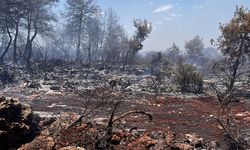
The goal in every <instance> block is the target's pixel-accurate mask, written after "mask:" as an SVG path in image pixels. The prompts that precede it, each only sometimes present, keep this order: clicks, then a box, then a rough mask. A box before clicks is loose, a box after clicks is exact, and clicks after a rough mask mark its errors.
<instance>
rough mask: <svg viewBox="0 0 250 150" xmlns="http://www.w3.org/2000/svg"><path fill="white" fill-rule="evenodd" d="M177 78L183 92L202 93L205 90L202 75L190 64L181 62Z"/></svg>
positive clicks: (177, 70)
mask: <svg viewBox="0 0 250 150" xmlns="http://www.w3.org/2000/svg"><path fill="white" fill-rule="evenodd" d="M175 80H176V83H177V84H178V85H179V87H180V89H181V91H182V92H191V93H201V92H202V91H203V79H202V76H201V75H200V73H198V72H196V68H195V67H193V66H192V65H190V64H179V66H178V67H177V69H176V77H175Z"/></svg>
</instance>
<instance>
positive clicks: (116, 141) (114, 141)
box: [111, 135, 121, 145]
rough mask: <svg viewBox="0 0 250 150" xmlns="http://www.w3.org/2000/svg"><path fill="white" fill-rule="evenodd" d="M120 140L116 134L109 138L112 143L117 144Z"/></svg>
mask: <svg viewBox="0 0 250 150" xmlns="http://www.w3.org/2000/svg"><path fill="white" fill-rule="evenodd" d="M120 142H121V138H120V137H119V136H117V135H113V136H112V139H111V143H112V144H114V145H118V144H120Z"/></svg>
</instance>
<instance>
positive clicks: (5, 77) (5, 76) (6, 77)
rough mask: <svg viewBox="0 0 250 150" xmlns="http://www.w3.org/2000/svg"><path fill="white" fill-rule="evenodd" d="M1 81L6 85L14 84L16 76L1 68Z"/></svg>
mask: <svg viewBox="0 0 250 150" xmlns="http://www.w3.org/2000/svg"><path fill="white" fill-rule="evenodd" d="M0 81H1V82H2V83H3V84H4V85H5V84H9V83H13V82H14V75H13V74H11V73H10V72H9V71H7V69H4V68H2V67H0Z"/></svg>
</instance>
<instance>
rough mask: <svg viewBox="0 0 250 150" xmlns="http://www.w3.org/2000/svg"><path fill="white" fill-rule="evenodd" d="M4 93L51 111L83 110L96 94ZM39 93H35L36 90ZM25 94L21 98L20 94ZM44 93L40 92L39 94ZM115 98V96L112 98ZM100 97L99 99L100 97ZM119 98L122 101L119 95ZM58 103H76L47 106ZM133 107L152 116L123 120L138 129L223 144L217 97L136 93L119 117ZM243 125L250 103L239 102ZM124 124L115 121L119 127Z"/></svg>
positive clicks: (237, 108) (103, 112)
mask: <svg viewBox="0 0 250 150" xmlns="http://www.w3.org/2000/svg"><path fill="white" fill-rule="evenodd" d="M1 94H2V95H4V96H12V97H15V96H16V97H17V98H21V100H22V101H23V102H28V103H29V104H30V105H31V106H32V108H33V110H35V111H50V112H55V113H58V112H67V111H76V113H79V112H81V109H79V108H80V107H83V106H84V103H85V102H86V99H95V97H91V98H87V97H79V96H75V95H72V94H65V95H62V96H44V95H42V96H39V99H38V100H34V99H33V100H32V101H31V100H25V97H26V98H27V96H31V95H26V94H24V93H20V94H19V93H18V92H13V91H12V92H11V91H8V92H6V93H4V92H2V93H1ZM12 94H13V95H12ZM35 94H36V93H35ZM20 95H21V96H22V97H19V96H20ZM40 95H41V93H40ZM113 98H114V99H116V98H115V97H113ZM97 99H98V98H97ZM117 99H118V100H121V99H119V98H117ZM95 102H96V101H94V100H93V101H92V102H91V104H90V105H93V106H94V105H95ZM53 103H57V104H60V105H63V104H65V105H67V106H74V107H72V108H71V109H69V108H68V107H66V108H60V107H59V108H57V107H55V108H54V107H53V108H48V107H47V106H50V105H52V104H53ZM77 107H78V108H77ZM112 107H113V103H109V104H108V105H106V106H105V107H104V108H103V109H101V110H99V112H98V114H99V115H98V116H99V117H105V116H106V117H107V114H109V113H110V111H111V109H112ZM134 109H140V110H143V111H146V112H149V113H151V114H152V115H153V121H152V122H148V121H147V119H146V118H145V117H140V116H138V115H137V116H131V117H127V118H125V119H124V120H125V121H126V123H125V125H123V126H124V127H126V126H129V127H131V126H132V127H137V128H139V129H147V130H148V131H155V130H157V131H160V130H161V131H168V130H169V129H170V130H171V131H173V132H175V133H176V135H177V136H183V135H184V134H186V133H197V134H198V135H200V136H201V137H203V138H204V139H205V140H207V141H218V142H219V143H223V133H224V132H223V130H222V129H219V128H218V125H219V124H218V122H217V121H216V119H215V117H217V116H218V114H222V112H221V110H220V108H219V105H218V102H217V101H216V99H215V98H214V97H200V98H188V99H187V98H186V99H181V98H175V97H160V96H152V95H143V94H142V95H136V94H132V95H130V96H127V97H125V98H124V99H122V103H121V104H120V106H119V108H118V111H117V113H116V116H119V115H120V114H122V113H124V112H126V111H129V110H134ZM233 112H234V114H236V119H237V121H238V123H239V125H240V128H241V129H243V128H247V127H248V128H249V127H250V104H249V103H239V104H236V105H235V107H234V109H233ZM120 125H121V124H119V123H116V126H120Z"/></svg>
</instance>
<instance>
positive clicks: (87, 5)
mask: <svg viewBox="0 0 250 150" xmlns="http://www.w3.org/2000/svg"><path fill="white" fill-rule="evenodd" d="M58 3H59V0H0V89H1V90H0V95H1V97H0V149H10V148H14V149H17V148H20V149H21V150H22V149H24V150H26V149H27V150H29V149H48V150H50V149H51V150H54V149H61V150H63V149H65V150H66V149H194V148H196V149H220V148H221V149H232V150H234V149H239V150H241V149H250V145H249V144H250V140H249V137H250V130H249V126H250V119H249V118H250V110H249V108H250V103H249V100H250V98H249V97H250V90H249V89H250V59H249V58H250V11H249V9H248V8H245V7H239V6H237V7H236V11H235V13H234V16H232V19H231V20H230V21H229V22H228V23H225V24H220V25H219V29H220V31H221V35H220V36H219V37H218V39H214V40H211V44H212V45H211V47H205V44H204V42H203V39H202V37H200V36H199V35H197V36H195V37H194V38H193V39H189V40H187V41H186V42H185V45H184V49H180V48H179V46H178V45H177V43H173V45H172V46H171V47H169V48H166V49H165V50H159V51H153V50H152V51H151V52H143V51H142V49H143V46H144V42H145V41H146V40H147V39H148V38H150V35H151V33H152V32H153V25H152V23H151V22H150V21H149V20H147V19H139V18H138V19H134V20H131V22H132V23H133V26H134V28H133V33H131V34H130V35H129V34H128V31H126V30H125V28H124V26H123V25H122V24H121V22H120V18H119V16H118V15H117V14H116V12H115V10H114V9H112V8H109V9H107V10H102V9H101V8H100V6H99V5H97V2H96V1H95V0H66V1H65V8H64V9H63V12H62V13H60V15H59V13H58V12H55V11H53V10H55V9H56V8H57V7H58ZM209 54H211V55H209ZM6 97H13V98H18V99H19V100H16V99H12V98H11V99H10V98H6ZM27 104H29V105H31V106H28V105H27ZM188 106H190V108H188ZM31 108H32V110H33V111H34V112H33V111H31ZM195 117H197V119H196V118H195ZM194 118H195V119H194ZM166 120H167V121H166ZM184 129H185V130H184ZM171 130H174V132H176V134H175V133H173V132H172V131H171ZM183 132H185V133H183ZM215 132H216V133H215ZM14 133H16V134H14ZM198 134H199V135H198ZM200 136H204V137H200ZM13 143H14V144H13Z"/></svg>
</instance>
